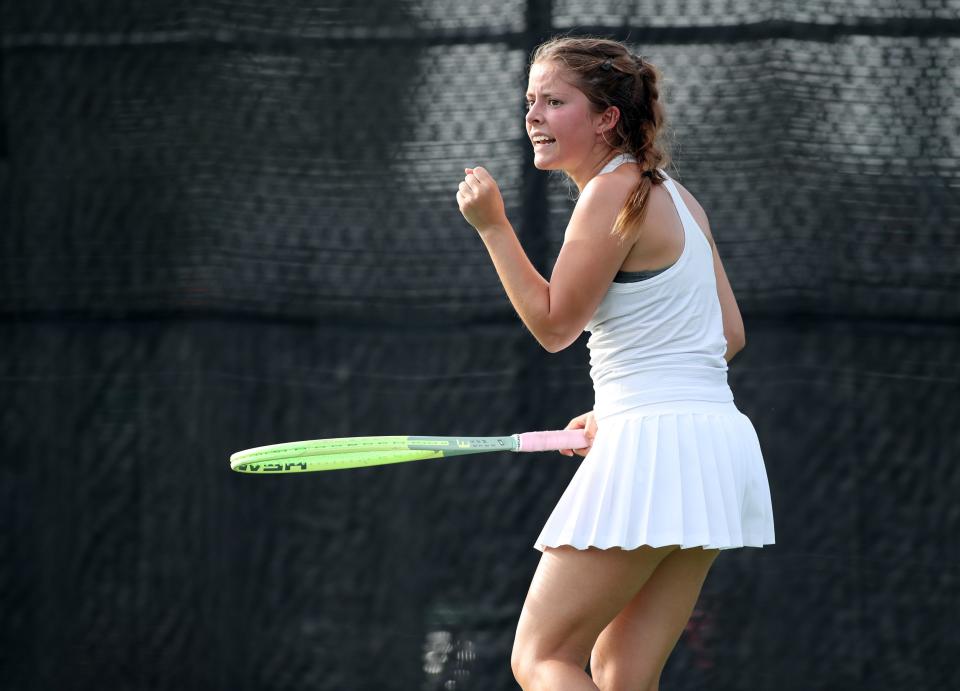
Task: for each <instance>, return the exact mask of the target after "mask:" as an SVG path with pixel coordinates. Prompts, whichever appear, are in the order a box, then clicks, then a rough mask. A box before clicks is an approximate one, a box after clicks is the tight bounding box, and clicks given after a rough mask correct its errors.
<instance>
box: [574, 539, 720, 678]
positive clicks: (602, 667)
mask: <svg viewBox="0 0 960 691" xmlns="http://www.w3.org/2000/svg"><path fill="white" fill-rule="evenodd" d="M719 553H720V550H716V549H711V550H705V549H701V548H700V547H694V548H691V549H683V550H677V551H675V552H672V553H671V554H669V555H668V556H667V557H666V558H665V559H663V561H661V562H660V564H659V565H658V566H657V568H656V570H654V572H653V574H652V575H651V576H650V578H649V579H647V581H646V583H645V584H644V585H643V587H642V588H641V589H640V590H639V591H638V592H637V593H636V594H635V595H634V596H633V598H632V599H631V600H630V602H629V603H628V604H627V605H626V606H625V607H624V608H623V609H622V610H621V611H620V612H619V614H617V616H616V617H615V618H614V619H613V621H611V622H610V623H609V624H608V625H607V627H606V628H605V629H604V630H603V632H602V633H601V634H600V636H599V637H598V638H597V642H596V645H595V646H594V649H593V653H592V655H591V661H590V662H591V664H590V667H591V672H592V673H593V676H594V680H595V682H596V683H597V685H598V686H600V688H601V689H655V688H657V682H658V679H659V677H660V673H661V672H662V671H663V667H664V665H665V664H666V662H667V658H669V657H670V653H671V651H672V650H673V648H674V646H675V645H676V644H677V640H679V638H680V634H681V633H683V630H684V627H685V626H686V624H687V621H689V619H690V615H691V614H692V613H693V608H694V606H695V605H696V603H697V599H698V598H699V597H700V590H701V588H702V587H703V582H704V580H705V579H706V577H707V572H708V571H709V570H710V566H711V565H712V564H713V561H714V560H715V559H716V557H717V555H718V554H719Z"/></svg>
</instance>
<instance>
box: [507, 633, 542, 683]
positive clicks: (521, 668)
mask: <svg viewBox="0 0 960 691" xmlns="http://www.w3.org/2000/svg"><path fill="white" fill-rule="evenodd" d="M534 667H536V659H535V658H534V656H533V655H532V654H531V652H530V648H529V647H527V646H523V645H521V644H520V643H519V642H517V641H514V643H513V651H512V652H511V653H510V669H511V670H512V671H513V678H514V679H516V680H517V683H518V684H519V685H520V688H521V689H530V688H533V671H534Z"/></svg>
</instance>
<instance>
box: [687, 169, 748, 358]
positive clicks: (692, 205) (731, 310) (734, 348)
mask: <svg viewBox="0 0 960 691" xmlns="http://www.w3.org/2000/svg"><path fill="white" fill-rule="evenodd" d="M677 188H678V189H679V190H680V194H681V196H682V197H683V201H684V202H685V203H686V205H687V207H688V208H689V209H690V213H691V214H693V217H694V218H695V219H696V221H697V224H698V225H699V226H700V227H701V228H702V229H703V234H704V235H706V236H707V240H709V241H710V249H711V250H713V272H714V273H715V274H716V276H717V296H718V297H719V298H720V312H721V313H722V315H723V335H724V337H725V338H726V339H727V352H726V353H725V354H724V356H723V357H724V359H725V360H726V361H727V362H730V360H732V359H733V356H734V355H736V354H737V353H739V352H740V351H741V350H743V348H744V346H746V345H747V336H746V332H745V331H744V328H743V317H742V316H741V315H740V308H739V307H738V306H737V298H736V297H734V295H733V288H731V287H730V281H729V279H728V278H727V272H726V271H724V269H723V262H722V261H720V253H719V252H718V251H717V244H716V243H715V242H714V241H713V233H712V232H711V230H710V220H709V219H708V218H707V213H706V212H705V211H704V210H703V207H702V206H700V204H699V202H697V200H696V198H694V196H693V195H692V194H690V192H688V191H687V190H686V188H685V187H683V185H680V184H679V183H678V184H677Z"/></svg>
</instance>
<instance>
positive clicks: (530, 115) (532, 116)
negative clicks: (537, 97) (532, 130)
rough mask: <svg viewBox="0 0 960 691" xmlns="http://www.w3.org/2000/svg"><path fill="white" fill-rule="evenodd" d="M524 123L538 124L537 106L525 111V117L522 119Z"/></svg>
mask: <svg viewBox="0 0 960 691" xmlns="http://www.w3.org/2000/svg"><path fill="white" fill-rule="evenodd" d="M524 121H525V122H526V123H527V124H528V125H532V124H534V123H537V122H540V108H539V106H537V105H532V106H530V109H529V110H528V111H527V115H526V117H525V118H524Z"/></svg>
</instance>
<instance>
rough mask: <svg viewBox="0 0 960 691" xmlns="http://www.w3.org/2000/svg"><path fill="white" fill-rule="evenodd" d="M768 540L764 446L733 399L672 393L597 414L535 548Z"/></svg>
mask: <svg viewBox="0 0 960 691" xmlns="http://www.w3.org/2000/svg"><path fill="white" fill-rule="evenodd" d="M773 543H774V528H773V510H772V506H771V500H770V488H769V484H768V482H767V475H766V469H765V466H764V461H763V454H762V452H761V450H760V443H759V440H758V438H757V434H756V431H755V430H754V428H753V425H752V424H751V422H750V420H749V418H747V417H746V416H745V415H743V414H742V413H741V412H740V411H739V410H738V409H737V408H736V406H735V405H734V403H732V402H729V403H713V402H702V401H678V402H671V403H669V404H655V405H649V406H644V407H643V408H642V409H640V410H635V411H630V413H629V414H621V415H617V416H613V417H610V418H606V419H604V420H601V421H600V422H599V427H598V431H597V435H596V438H595V439H594V442H593V447H592V448H591V450H590V453H589V454H588V455H587V457H586V458H585V459H584V460H583V462H582V463H581V465H580V468H579V469H578V470H577V472H576V474H575V475H574V477H573V479H572V480H571V481H570V484H569V485H568V487H567V489H566V491H564V493H563V495H562V496H561V497H560V500H559V501H558V502H557V505H556V507H555V508H554V510H553V512H552V513H551V515H550V517H549V518H548V519H547V522H546V524H545V525H544V528H543V531H542V532H541V534H540V536H539V538H538V539H537V542H536V544H535V546H536V547H537V549H540V550H542V549H544V548H545V547H557V546H560V545H571V546H573V547H576V548H578V549H586V548H588V547H599V548H602V549H607V548H610V547H620V548H622V549H635V548H637V547H639V546H641V545H650V546H653V547H661V546H664V545H680V546H681V547H684V548H687V547H703V548H704V549H731V548H734V547H762V546H763V545H766V544H773Z"/></svg>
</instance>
